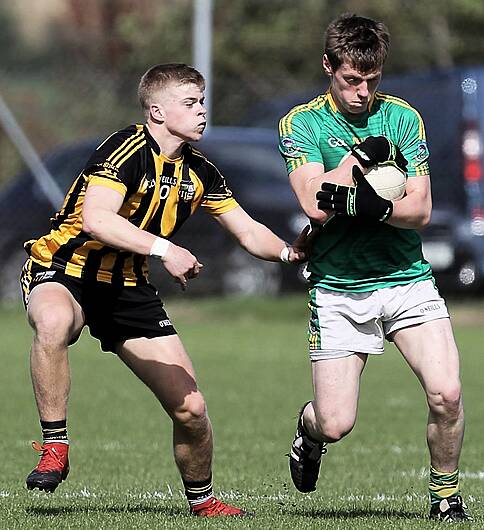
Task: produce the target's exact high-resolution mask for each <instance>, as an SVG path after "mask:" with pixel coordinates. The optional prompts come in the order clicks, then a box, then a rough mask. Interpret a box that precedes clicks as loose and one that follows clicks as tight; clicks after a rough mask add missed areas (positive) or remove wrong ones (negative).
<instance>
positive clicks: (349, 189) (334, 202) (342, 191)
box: [316, 166, 393, 222]
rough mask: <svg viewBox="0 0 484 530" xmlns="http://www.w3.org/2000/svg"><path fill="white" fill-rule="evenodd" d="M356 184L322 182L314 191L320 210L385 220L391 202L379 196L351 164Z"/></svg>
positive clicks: (387, 216) (390, 209) (390, 207)
mask: <svg viewBox="0 0 484 530" xmlns="http://www.w3.org/2000/svg"><path fill="white" fill-rule="evenodd" d="M353 180H354V181H355V183H356V186H354V187H353V186H342V185H340V184H334V183H332V182H323V183H322V185H321V191H318V193H316V199H317V200H318V208H319V209H320V210H334V211H335V212H336V213H337V214H339V215H347V216H349V217H356V216H358V217H360V216H362V217H366V218H370V219H375V220H377V221H381V222H384V221H386V220H387V219H388V218H389V217H390V216H391V215H392V213H393V203H392V201H388V200H387V199H383V198H382V197H380V196H379V195H378V194H377V193H376V191H375V190H374V189H373V188H372V187H371V185H370V183H369V182H368V181H367V180H366V178H365V176H364V175H363V172H362V171H361V169H360V168H359V167H358V166H353Z"/></svg>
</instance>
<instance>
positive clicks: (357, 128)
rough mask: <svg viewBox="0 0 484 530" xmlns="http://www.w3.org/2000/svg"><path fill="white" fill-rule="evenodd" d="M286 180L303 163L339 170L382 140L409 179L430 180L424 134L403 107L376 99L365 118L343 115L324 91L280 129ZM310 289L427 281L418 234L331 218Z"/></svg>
mask: <svg viewBox="0 0 484 530" xmlns="http://www.w3.org/2000/svg"><path fill="white" fill-rule="evenodd" d="M279 133H280V143H279V149H280V151H281V154H282V155H283V157H284V159H285V161H286V166H287V170H288V173H291V172H292V171H294V170H295V169H297V168H298V167H300V166H301V165H303V164H306V163H308V162H319V163H321V164H323V165H324V170H325V171H331V170H332V169H334V168H336V167H338V165H339V164H340V163H341V160H342V159H343V158H344V157H345V156H346V155H347V154H348V153H349V151H350V149H351V146H352V145H353V144H355V143H358V142H361V141H362V140H364V139H365V138H367V137H368V136H380V135H384V136H386V137H387V138H389V139H390V140H391V141H392V142H393V143H394V144H395V145H397V146H398V147H399V148H400V150H401V151H402V153H403V156H404V157H405V158H406V159H407V161H408V168H407V172H408V177H409V178H418V177H419V176H422V175H428V174H429V167H428V156H429V154H428V149H427V143H426V139H425V128H424V124H423V121H422V118H421V117H420V115H419V114H418V112H417V111H416V110H415V109H414V108H413V107H411V106H410V105H409V104H408V103H407V102H405V101H403V100H402V99H399V98H396V97H394V96H389V95H386V94H381V93H379V92H377V93H376V94H375V96H374V98H373V100H372V102H371V104H370V105H369V108H368V111H367V112H365V113H364V114H360V115H358V116H355V117H347V116H344V115H343V114H342V113H341V112H339V111H338V109H337V107H336V104H335V102H334V100H333V98H332V96H331V94H330V93H329V92H328V93H326V94H323V95H320V96H318V97H316V98H315V99H313V100H312V101H310V102H309V103H307V104H304V105H298V106H297V107H295V108H293V109H292V110H291V111H290V112H289V113H288V114H286V116H284V117H283V118H282V119H281V121H280V124H279ZM308 272H309V273H310V276H309V279H310V282H311V283H312V284H313V285H314V286H318V287H324V288H326V289H331V290H335V291H348V292H364V291H373V290H375V289H380V288H383V287H390V286H393V285H399V284H405V283H411V282H415V281H420V280H426V279H429V278H431V277H432V271H431V268H430V265H429V263H428V262H427V261H426V260H425V259H424V257H423V254H422V242H421V239H420V236H419V234H418V232H417V231H415V230H411V229H403V228H395V227H393V226H390V225H389V224H387V223H381V222H378V221H374V220H366V219H363V218H358V217H346V216H334V217H333V218H332V219H330V220H329V221H328V222H327V223H326V224H325V225H324V226H323V227H322V228H321V230H320V234H319V236H318V238H317V239H316V241H315V244H314V248H313V251H312V253H311V257H310V260H309V264H308Z"/></svg>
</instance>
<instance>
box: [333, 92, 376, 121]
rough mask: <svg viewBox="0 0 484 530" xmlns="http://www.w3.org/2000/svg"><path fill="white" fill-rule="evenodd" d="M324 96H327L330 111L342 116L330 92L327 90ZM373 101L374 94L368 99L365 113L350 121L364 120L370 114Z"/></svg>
mask: <svg viewBox="0 0 484 530" xmlns="http://www.w3.org/2000/svg"><path fill="white" fill-rule="evenodd" d="M326 95H327V98H328V104H329V106H330V108H331V110H332V111H333V112H335V113H336V112H337V113H339V114H342V113H341V112H340V110H339V109H338V106H337V105H336V101H335V100H334V98H333V94H331V91H330V90H329V89H328V91H327V92H326ZM374 101H375V94H373V97H372V98H371V99H370V103H368V110H367V111H366V112H364V113H363V114H361V117H360V116H358V118H355V120H351V121H360V120H363V119H364V118H366V117H367V116H368V114H370V112H371V109H372V107H373V102H374Z"/></svg>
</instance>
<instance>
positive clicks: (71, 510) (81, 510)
mask: <svg viewBox="0 0 484 530" xmlns="http://www.w3.org/2000/svg"><path fill="white" fill-rule="evenodd" d="M25 512H26V513H27V515H34V516H36V517H38V516H51V515H67V516H69V515H79V514H87V513H93V512H96V513H106V514H110V513H111V514H113V513H121V514H122V513H141V514H143V513H144V514H156V515H166V516H168V517H173V516H175V515H187V514H188V510H182V509H180V508H177V507H176V506H160V507H155V506H136V505H133V506H131V505H127V506H56V507H49V506H29V507H28V508H25Z"/></svg>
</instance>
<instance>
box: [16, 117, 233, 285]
mask: <svg viewBox="0 0 484 530" xmlns="http://www.w3.org/2000/svg"><path fill="white" fill-rule="evenodd" d="M89 185H101V186H107V187H109V188H112V189H114V190H116V191H118V192H119V193H121V194H122V195H123V196H124V200H123V204H122V206H121V209H120V210H119V212H118V213H119V215H121V216H122V217H124V218H126V219H128V220H129V221H130V222H131V223H133V224H134V225H135V226H137V227H139V228H141V229H142V230H146V231H147V232H150V233H152V234H155V235H157V236H162V237H165V238H168V239H169V238H170V236H172V235H173V234H174V233H175V232H176V231H177V230H178V229H179V228H180V226H181V225H182V224H183V223H184V222H185V221H186V220H187V219H188V217H189V216H190V215H191V214H192V213H193V212H194V211H195V210H196V208H197V207H198V206H201V207H202V208H204V209H205V210H206V211H207V212H209V213H210V214H213V215H218V214H222V213H225V212H228V211H230V210H232V209H234V208H236V207H237V206H238V204H237V202H236V200H235V199H234V198H233V196H232V192H231V191H230V190H229V189H228V187H227V185H226V182H225V179H224V177H223V176H222V175H221V173H220V172H219V171H218V169H217V168H216V167H215V166H214V165H213V164H212V163H211V162H210V161H209V160H207V158H205V156H204V155H203V154H202V153H200V152H199V151H197V150H196V149H194V148H193V147H192V146H191V145H190V144H186V145H185V146H184V147H183V150H182V155H181V156H180V157H179V158H177V159H169V158H167V157H166V156H164V155H163V154H161V153H160V148H159V146H158V144H157V143H156V141H155V140H154V138H153V137H152V136H151V135H150V133H149V131H148V129H147V127H146V126H144V125H132V126H130V127H127V128H126V129H123V130H121V131H118V132H116V133H114V134H112V135H111V136H110V137H108V138H107V139H106V140H105V141H104V142H103V143H102V144H101V145H100V146H99V147H98V148H97V149H96V150H95V151H94V153H93V154H92V156H91V158H90V159H89V161H88V162H87V164H86V166H85V168H84V170H83V171H82V172H81V173H80V175H79V176H78V177H77V179H76V180H74V182H73V184H72V186H71V188H70V189H69V191H68V192H67V195H66V198H65V200H64V204H63V205H62V208H61V209H60V211H59V212H57V213H56V214H55V216H54V217H53V218H52V219H51V222H52V225H51V226H52V228H51V231H50V232H49V233H48V234H47V235H45V236H42V237H40V238H39V239H37V240H31V241H27V242H26V243H25V249H26V250H27V253H28V254H29V255H30V257H31V259H32V260H33V261H34V262H36V263H39V264H40V265H43V266H45V267H53V268H55V269H58V270H60V271H62V272H64V273H66V274H68V275H71V276H75V277H77V278H84V279H86V280H94V281H101V282H107V283H113V284H119V285H124V286H133V285H141V284H145V283H146V281H147V275H148V265H147V260H146V256H142V255H139V254H135V253H132V252H125V251H121V250H118V249H115V248H112V247H109V246H107V245H105V244H103V243H101V242H100V241H96V240H95V239H92V237H90V236H89V234H87V233H86V232H84V231H83V230H82V205H83V201H84V196H85V193H86V188H87V186H89Z"/></svg>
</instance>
